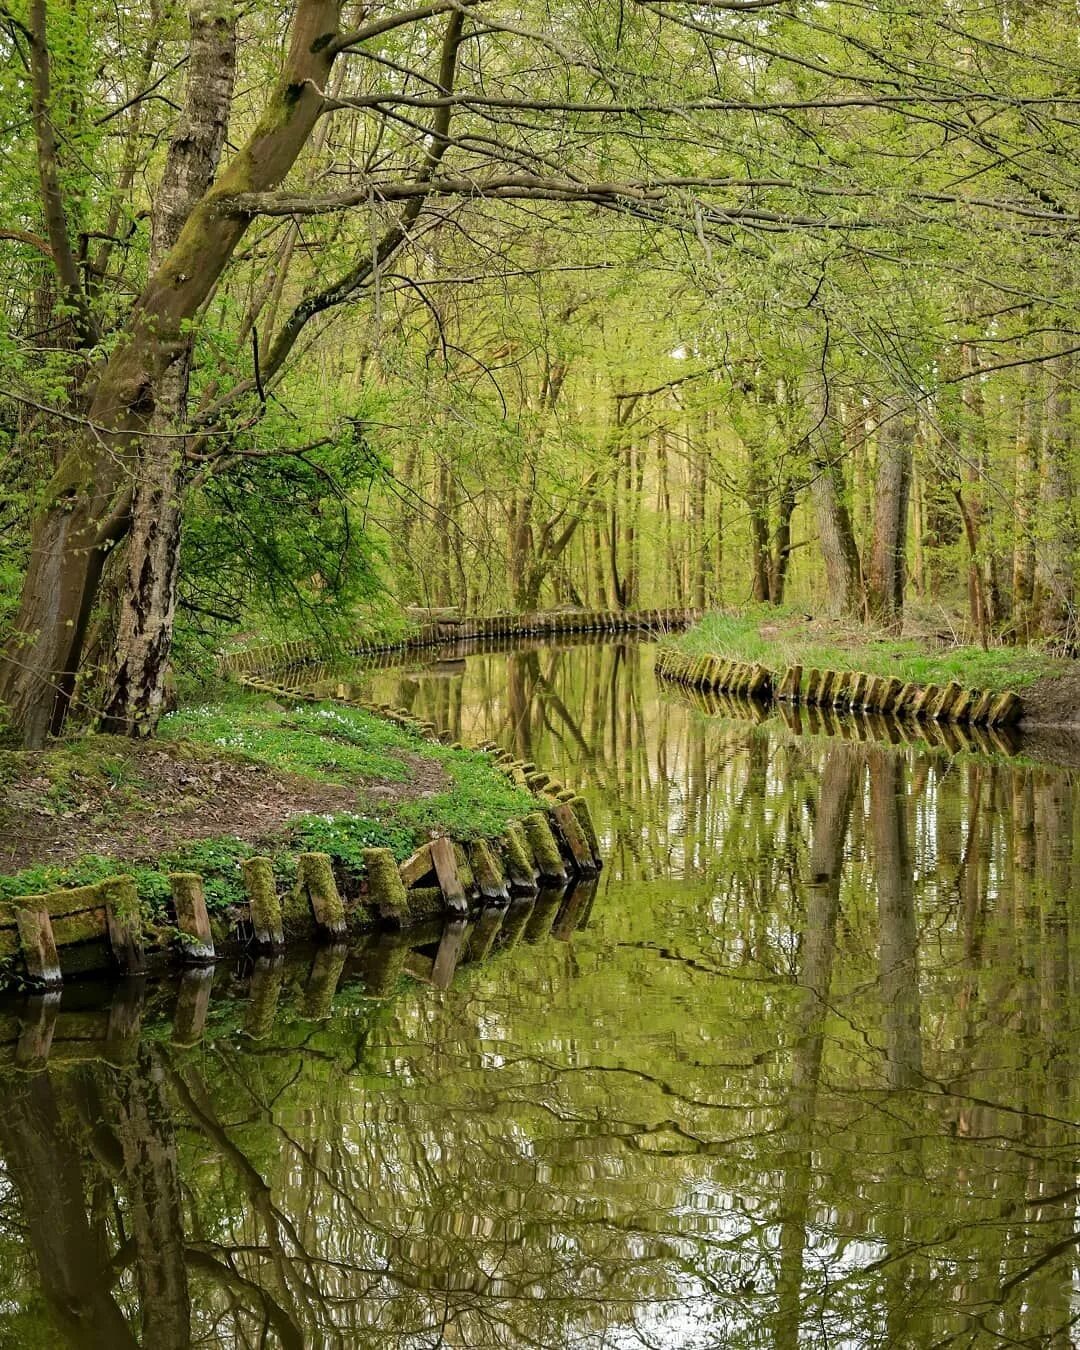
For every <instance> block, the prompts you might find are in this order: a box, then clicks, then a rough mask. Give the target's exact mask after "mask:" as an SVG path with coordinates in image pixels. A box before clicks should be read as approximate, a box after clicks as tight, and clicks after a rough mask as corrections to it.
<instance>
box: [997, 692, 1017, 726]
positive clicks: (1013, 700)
mask: <svg viewBox="0 0 1080 1350" xmlns="http://www.w3.org/2000/svg"><path fill="white" fill-rule="evenodd" d="M1023 711H1024V706H1023V704H1022V703H1021V701H1020V696H1019V694H1014V693H1012V691H1011V690H1010V691H1007V692H1006V693H1004V694H1002V695H1001V697H1000V698H999V699H998V700H997V702H996V703H995V704H994V706H993V708H992V709H991V710H990V719H989V721H990V725H991V726H992V727H1008V726H1012V724H1013V723H1014V722H1018V721H1019V720H1020V717H1021V714H1022V713H1023Z"/></svg>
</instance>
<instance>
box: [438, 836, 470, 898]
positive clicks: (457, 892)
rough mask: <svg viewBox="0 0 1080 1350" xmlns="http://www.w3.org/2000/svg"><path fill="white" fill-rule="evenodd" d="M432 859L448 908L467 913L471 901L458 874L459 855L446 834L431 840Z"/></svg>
mask: <svg viewBox="0 0 1080 1350" xmlns="http://www.w3.org/2000/svg"><path fill="white" fill-rule="evenodd" d="M431 861H432V863H433V865H434V867H435V875H436V877H437V878H438V881H439V889H440V890H441V891H442V893H443V899H444V900H445V902H446V908H447V909H448V910H449V911H450V913H451V914H458V915H465V914H468V912H469V902H468V900H467V899H466V898H465V887H464V886H463V885H462V884H461V878H460V877H459V876H458V865H457V857H456V856H455V854H454V846H453V844H452V843H451V841H450V840H449V839H447V837H446V836H445V835H442V836H440V837H439V838H438V839H433V840H432V841H431Z"/></svg>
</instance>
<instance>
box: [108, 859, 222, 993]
mask: <svg viewBox="0 0 1080 1350" xmlns="http://www.w3.org/2000/svg"><path fill="white" fill-rule="evenodd" d="M99 889H100V893H101V899H102V902H103V903H104V905H105V926H106V929H107V931H108V934H109V946H110V947H111V948H112V954H113V957H114V959H115V961H116V964H117V966H119V968H120V970H121V972H122V973H123V974H124V975H137V974H139V972H140V971H143V970H145V969H146V951H145V949H144V947H143V920H142V906H141V905H140V904H139V890H138V887H137V886H136V884H135V878H134V877H109V878H108V879H107V880H105V881H103V882H101V883H100V887H99ZM207 932H209V924H207Z"/></svg>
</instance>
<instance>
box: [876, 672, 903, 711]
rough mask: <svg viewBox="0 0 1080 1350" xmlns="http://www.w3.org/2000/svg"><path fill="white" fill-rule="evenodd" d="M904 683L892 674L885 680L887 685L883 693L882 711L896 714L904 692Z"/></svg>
mask: <svg viewBox="0 0 1080 1350" xmlns="http://www.w3.org/2000/svg"><path fill="white" fill-rule="evenodd" d="M903 690H904V685H903V682H902V681H901V680H898V679H897V678H896V676H895V675H893V676H890V677H889V679H887V680H886V681H885V687H884V689H883V690H882V694H881V711H882V712H883V713H890V714H892V715H894V716H895V714H896V712H897V705H898V703H899V700H900V695H901V694H902V693H903Z"/></svg>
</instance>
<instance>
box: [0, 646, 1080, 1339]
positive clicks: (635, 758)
mask: <svg viewBox="0 0 1080 1350" xmlns="http://www.w3.org/2000/svg"><path fill="white" fill-rule="evenodd" d="M651 670H652V648H651V647H649V646H647V645H646V646H638V645H636V644H634V643H611V644H593V645H580V646H576V647H569V648H566V649H562V650H553V649H543V650H532V651H521V650H519V651H516V652H510V653H492V654H486V655H484V654H480V655H473V656H469V657H468V659H467V660H465V661H457V662H443V663H442V664H440V665H439V666H437V667H436V668H434V669H433V670H428V671H425V670H423V669H421V668H420V666H419V665H417V666H416V668H415V669H413V670H411V671H400V670H398V671H393V670H387V671H377V672H363V671H334V672H315V673H311V674H309V675H308V676H307V677H306V678H309V679H311V680H313V681H316V682H319V683H320V687H322V688H324V689H330V688H340V689H341V691H342V692H359V693H362V694H363V695H364V696H371V695H374V696H376V697H378V698H380V699H386V700H388V701H392V702H394V703H407V704H408V705H409V706H411V707H412V708H414V710H415V711H417V712H418V713H422V714H424V715H425V716H427V717H430V718H431V719H432V720H433V721H435V722H437V723H438V724H439V725H440V726H444V727H447V728H449V729H450V730H452V731H454V732H455V734H460V735H462V736H464V737H465V738H476V739H482V738H486V737H490V738H492V739H494V740H497V741H499V742H500V743H501V744H503V745H506V746H508V747H510V748H512V749H514V750H515V751H517V752H518V753H519V754H521V755H522V757H524V758H528V759H532V760H535V761H536V762H537V763H538V764H541V765H543V766H544V767H545V768H553V769H555V770H556V771H557V772H558V775H559V777H560V778H562V779H564V780H565V781H568V782H571V783H574V784H575V785H581V786H582V787H583V788H584V789H585V792H586V795H587V796H588V798H589V801H590V804H591V806H592V810H593V814H594V818H595V820H596V822H597V825H598V827H599V828H600V832H601V834H602V837H603V839H604V841H605V846H606V852H607V855H608V858H609V863H608V866H607V867H606V869H605V871H604V873H603V875H602V877H601V878H600V881H599V884H598V886H597V888H596V890H595V894H593V893H592V892H590V891H581V892H578V893H577V894H576V895H574V894H571V895H567V896H559V895H546V896H544V897H542V898H541V901H540V902H539V903H538V904H537V905H536V906H530V905H521V904H518V905H515V906H513V907H512V908H511V909H510V910H509V911H507V912H506V913H505V914H501V913H488V914H485V915H484V916H482V917H481V919H480V920H479V922H478V923H476V924H474V925H472V926H471V927H470V928H469V929H467V930H463V929H461V928H457V929H454V928H452V929H448V930H446V931H444V932H442V933H438V932H433V933H430V934H427V935H420V936H419V937H417V938H416V939H415V940H412V941H411V942H410V945H404V944H397V943H395V942H394V940H393V939H391V938H381V939H375V940H373V941H372V943H371V944H370V945H369V946H368V947H367V948H365V949H363V950H361V951H359V952H353V953H346V952H344V951H340V952H334V951H333V949H330V950H329V951H324V952H322V953H318V954H315V955H314V956H312V955H311V954H307V955H298V956H294V957H292V958H290V960H289V961H288V962H286V963H284V964H281V965H277V966H272V965H268V964H266V963H263V964H262V965H261V966H259V967H257V968H254V969H253V968H252V967H251V966H250V965H248V966H243V965H241V966H237V967H236V968H232V967H230V968H229V969H223V968H219V969H218V970H217V971H216V972H215V974H214V977H213V980H212V987H211V986H210V985H205V984H203V983H200V982H199V981H198V980H196V981H195V982H194V983H193V982H192V981H190V980H189V981H188V982H187V983H186V984H185V985H184V986H182V987H181V988H180V989H179V990H177V988H176V987H174V986H159V985H155V986H154V987H153V988H151V989H147V990H140V989H128V990H127V991H126V992H125V991H121V993H120V994H113V995H110V999H111V1003H110V1000H109V999H106V1000H105V1003H106V1004H108V1005H109V1007H111V1012H102V1011H101V1009H100V1008H96V1007H95V998H96V997H97V996H96V995H93V994H92V993H90V992H88V991H78V990H76V989H75V988H74V986H72V987H71V988H70V989H69V990H67V991H65V994H64V1001H63V1004H62V1005H61V1012H60V1013H59V1014H56V1013H55V1010H53V1011H52V1012H50V1013H48V1014H47V1015H45V1014H43V1013H42V1010H41V1008H40V1006H38V1005H32V1006H28V1007H27V1008H26V1009H24V1010H23V1011H22V1013H21V1019H22V1020H21V1021H20V1022H19V1026H20V1027H22V1028H23V1042H22V1044H23V1045H24V1049H23V1053H22V1062H23V1064H24V1066H25V1067H24V1068H22V1069H21V1070H15V1069H10V1068H9V1069H8V1070H7V1071H5V1076H4V1078H3V1080H2V1083H0V1086H2V1090H3V1102H2V1103H0V1153H2V1154H3V1174H2V1177H0V1344H3V1345H5V1346H6V1345H13V1346H39V1345H40V1346H55V1345H60V1346H66V1345H73V1346H108V1347H112V1346H123V1345H134V1344H140V1345H144V1346H147V1347H151V1346H152V1347H154V1348H155V1350H161V1348H166V1350H167V1348H169V1347H180V1346H187V1345H197V1346H218V1345H221V1346H243V1347H249V1346H250V1347H256V1346H278V1345H280V1346H288V1347H300V1346H304V1347H308V1346H312V1347H323V1346H326V1347H330V1346H334V1347H338V1346H340V1347H354V1346H399V1345H400V1346H406V1347H435V1346H468V1347H487V1346H513V1347H535V1346H542V1347H562V1346H590V1347H591V1346H595V1347H605V1350H622V1347H639V1346H640V1347H694V1348H695V1350H696V1348H697V1347H710V1346H715V1347H726V1346H735V1347H758V1346H770V1347H772V1346H776V1347H795V1346H800V1347H803V1346H814V1347H818V1346H820V1347H826V1346H827V1347H830V1348H832V1347H864V1346H874V1347H879V1346H882V1347H883V1346H905V1347H907V1346H911V1347H924V1346H938V1345H948V1346H964V1347H969V1346H977V1347H982V1346H1017V1345H1021V1346H1051V1347H1059V1346H1060V1347H1065V1346H1070V1345H1072V1344H1074V1342H1075V1333H1074V1324H1075V1323H1076V1320H1077V1317H1078V1315H1080V1299H1078V1296H1077V1288H1076V1279H1077V1247H1078V1244H1080V1227H1078V1225H1077V1215H1076V1211H1077V1198H1078V1195H1080V1170H1078V1156H1080V1104H1078V1101H1077V1097H1078V1089H1077V1082H1078V1074H1077V1068H1078V1064H1077V1058H1078V1047H1080V1037H1078V1030H1080V1008H1078V1001H1077V995H1078V989H1077V984H1078V981H1080V953H1078V951H1077V938H1078V936H1080V877H1078V875H1077V860H1078V859H1080V854H1078V852H1077V850H1076V849H1075V847H1074V844H1075V840H1076V838H1077V822H1078V819H1080V817H1078V811H1077V804H1078V798H1077V794H1076V792H1075V790H1074V776H1073V774H1072V773H1070V772H1067V771H1058V770H1055V769H1053V768H1049V767H1042V766H1040V767H1035V768H1032V767H1030V766H1024V765H1022V764H1021V763H1019V762H1015V763H1013V762H1010V761H1009V760H1008V759H1006V758H1004V757H1002V758H1000V759H997V760H990V759H982V760H980V759H978V758H976V757H974V756H966V757H961V758H953V757H951V756H950V755H949V754H948V753H946V752H945V751H943V750H936V751H930V750H921V749H917V748H914V747H910V746H901V747H898V748H897V747H893V746H890V745H889V744H887V743H884V742H879V741H875V740H873V739H870V740H861V741H860V740H846V739H842V738H838V737H834V738H829V737H797V736H795V735H793V734H792V733H791V732H790V731H788V730H787V729H786V728H785V727H784V726H783V724H782V723H780V722H778V721H776V720H774V719H769V720H767V721H765V722H763V723H762V724H761V725H755V724H754V723H753V722H751V721H747V720H740V719H733V718H731V717H725V716H720V715H710V714H709V713H708V712H707V711H702V710H701V709H700V708H697V707H694V706H691V705H690V704H689V703H687V702H684V701H683V700H682V699H680V697H679V696H678V695H677V694H673V693H669V692H658V691H657V689H656V686H655V684H654V681H653V677H652V674H651ZM421 938H422V939H423V940H421ZM177 999H179V1007H180V1010H181V1012H182V1013H183V1016H181V1017H179V1018H178V1017H177V1016H176V1013H175V1012H174V1005H175V1004H176V1003H177ZM80 1000H81V1002H80ZM200 1001H201V1002H200ZM84 1006H85V1008H86V1010H87V1012H86V1017H85V1019H84V1020H85V1021H86V1024H87V1028H88V1029H87V1031H86V1033H85V1034H86V1035H87V1036H90V1035H101V1034H102V1033H101V1026H100V1023H101V1019H102V1018H103V1017H104V1018H106V1019H107V1025H106V1049H105V1052H104V1053H105V1054H106V1055H107V1056H109V1057H110V1058H112V1059H113V1060H114V1061H116V1065H111V1064H109V1063H107V1062H105V1060H104V1059H102V1058H97V1059H86V1058H85V1057H84V1059H83V1061H82V1062H80V1061H79V1057H78V1055H77V1054H76V1053H74V1051H73V1050H72V1046H73V1044H74V1041H75V1040H76V1039H77V1036H78V1034H79V1030H78V1029H79V1027H80V1026H81V1025H82V1023H81V1022H80V1013H79V1009H80V1007H84ZM193 1008H199V1009H200V1013H199V1015H200V1016H201V1011H205V1012H206V1016H207V1025H206V1030H205V1032H204V1033H203V1034H202V1037H201V1039H200V1040H199V1041H198V1043H197V1044H195V1045H193V1046H188V1047H187V1048H185V1047H183V1046H182V1045H180V1044H178V1043H177V1042H178V1040H180V1041H182V1040H184V1039H185V1037H184V1035H183V1034H182V1031H179V1032H178V1031H177V1029H176V1028H177V1026H178V1025H181V1026H182V1025H183V1024H186V1022H187V1021H189V1020H191V1016H192V1009H193ZM34 1018H39V1019H41V1021H42V1025H54V1027H55V1031H54V1040H53V1046H52V1053H51V1054H50V1055H49V1057H48V1059H47V1061H45V1060H44V1056H43V1055H42V1056H40V1058H39V1061H38V1062H37V1063H36V1064H35V1063H34V1062H33V1040H32V1038H31V1041H30V1043H29V1046H30V1048H29V1050H28V1049H27V1042H26V1027H27V1026H31V1027H32V1026H33V1025H34V1023H33V1019H34ZM50 1018H52V1021H51V1022H50ZM65 1018H66V1020H65ZM95 1018H96V1019H97V1021H94V1019H95ZM9 1021H10V1019H9ZM95 1028H96V1029H95ZM64 1037H66V1038H67V1039H66V1040H65V1039H63V1038H64ZM110 1037H111V1038H112V1039H111V1040H110ZM110 1045H111V1047H112V1048H111V1050H110V1049H109V1046H110ZM42 1062H47V1065H48V1067H47V1068H45V1069H42V1068H41V1067H40V1064H41V1063H42ZM31 1070H36V1071H31Z"/></svg>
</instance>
